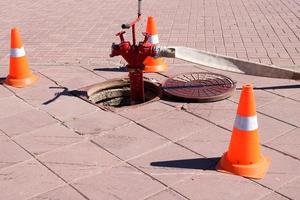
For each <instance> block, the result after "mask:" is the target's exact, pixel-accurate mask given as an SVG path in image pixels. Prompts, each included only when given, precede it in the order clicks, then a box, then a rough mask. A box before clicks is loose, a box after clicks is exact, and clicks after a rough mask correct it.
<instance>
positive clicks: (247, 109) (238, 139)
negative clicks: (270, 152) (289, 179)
mask: <svg viewBox="0 0 300 200" xmlns="http://www.w3.org/2000/svg"><path fill="white" fill-rule="evenodd" d="M269 165H270V159H269V158H266V157H264V156H263V155H262V154H261V150H260V144H259V136H258V125H257V117H256V109H255V99H254V92H253V86H252V84H245V85H243V89H242V93H241V96H240V102H239V105H238V110H237V115H236V118H235V122H234V127H233V131H232V136H231V140H230V144H229V148H228V151H227V152H226V153H224V155H223V156H222V158H221V160H220V161H219V163H218V165H217V170H218V171H222V172H227V173H232V174H236V175H239V176H244V177H249V178H255V179H260V178H263V177H264V175H265V173H266V171H267V170H268V168H269Z"/></svg>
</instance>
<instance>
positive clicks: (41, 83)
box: [7, 72, 57, 95]
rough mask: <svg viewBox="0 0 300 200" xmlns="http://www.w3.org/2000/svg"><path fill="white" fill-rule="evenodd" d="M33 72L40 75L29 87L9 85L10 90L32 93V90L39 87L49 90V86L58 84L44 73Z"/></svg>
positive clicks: (18, 92)
mask: <svg viewBox="0 0 300 200" xmlns="http://www.w3.org/2000/svg"><path fill="white" fill-rule="evenodd" d="M33 73H34V74H35V75H36V76H37V77H38V80H37V81H36V82H34V83H33V84H31V85H29V86H27V87H23V88H16V87H11V86H7V87H9V89H10V90H12V91H13V92H15V93H16V94H18V95H19V94H22V93H30V92H31V91H33V90H37V89H44V90H47V89H48V88H49V87H52V86H54V87H55V86H57V85H56V84H55V83H54V82H53V81H52V80H50V79H48V78H46V77H45V76H43V75H42V74H40V73H37V72H33Z"/></svg>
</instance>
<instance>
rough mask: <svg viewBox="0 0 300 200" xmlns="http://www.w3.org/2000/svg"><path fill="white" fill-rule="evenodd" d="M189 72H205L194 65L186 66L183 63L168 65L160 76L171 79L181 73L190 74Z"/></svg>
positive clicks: (186, 64)
mask: <svg viewBox="0 0 300 200" xmlns="http://www.w3.org/2000/svg"><path fill="white" fill-rule="evenodd" d="M191 72H205V71H204V70H202V69H200V68H198V67H197V65H194V64H188V63H186V62H185V61H184V62H183V63H181V64H176V65H170V66H169V67H168V70H167V71H166V72H162V74H164V75H166V76H168V77H173V76H177V75H179V74H183V73H191Z"/></svg>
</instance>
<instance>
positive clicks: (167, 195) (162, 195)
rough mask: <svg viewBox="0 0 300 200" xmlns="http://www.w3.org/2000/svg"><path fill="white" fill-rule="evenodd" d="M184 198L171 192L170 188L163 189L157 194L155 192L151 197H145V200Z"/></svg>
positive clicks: (177, 199)
mask: <svg viewBox="0 0 300 200" xmlns="http://www.w3.org/2000/svg"><path fill="white" fill-rule="evenodd" d="M161 199H164V200H184V199H186V198H184V197H182V196H181V195H179V194H177V193H175V192H173V191H172V190H164V191H162V192H160V193H158V194H155V195H153V196H151V197H148V198H146V199H145V200H161Z"/></svg>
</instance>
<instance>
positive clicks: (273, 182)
mask: <svg viewBox="0 0 300 200" xmlns="http://www.w3.org/2000/svg"><path fill="white" fill-rule="evenodd" d="M262 152H263V155H265V156H266V157H269V158H270V159H271V165H270V169H269V170H268V171H267V173H266V176H265V177H264V178H263V179H260V180H255V181H257V182H259V183H260V184H263V185H265V186H267V187H269V188H272V189H273V190H277V189H278V188H280V187H281V186H283V185H284V184H286V183H287V182H289V181H291V180H292V179H294V178H295V177H298V176H299V174H300V162H299V160H296V159H294V158H291V157H289V156H286V155H283V154H282V153H278V152H276V151H274V150H270V149H268V148H262Z"/></svg>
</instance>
